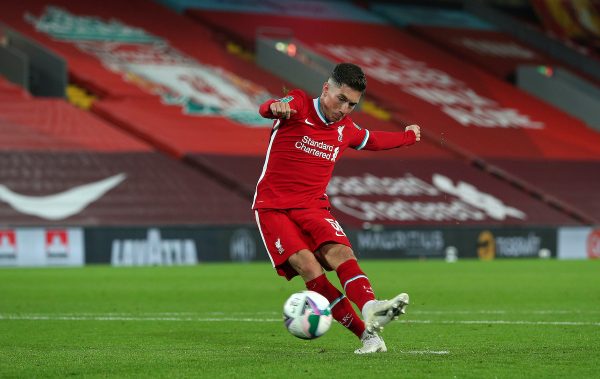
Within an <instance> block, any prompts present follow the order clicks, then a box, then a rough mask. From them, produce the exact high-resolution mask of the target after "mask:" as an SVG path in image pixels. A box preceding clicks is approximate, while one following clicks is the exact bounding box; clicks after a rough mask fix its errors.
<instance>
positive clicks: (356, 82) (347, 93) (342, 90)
mask: <svg viewBox="0 0 600 379" xmlns="http://www.w3.org/2000/svg"><path fill="white" fill-rule="evenodd" d="M366 88H367V78H366V76H365V74H364V72H363V71H362V69H361V68H360V67H358V66H357V65H355V64H352V63H340V64H338V65H337V66H335V68H334V69H333V71H332V72H331V76H330V77H329V79H328V80H327V81H326V82H325V83H324V84H323V92H322V93H321V102H320V103H321V111H322V112H323V113H324V115H325V117H326V118H327V120H328V121H330V122H336V121H339V120H341V119H342V118H344V117H345V116H346V115H347V114H349V113H350V112H352V111H353V110H354V108H355V107H356V105H357V104H358V102H359V101H360V98H361V97H362V95H363V93H364V92H365V89H366Z"/></svg>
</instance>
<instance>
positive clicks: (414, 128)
mask: <svg viewBox="0 0 600 379" xmlns="http://www.w3.org/2000/svg"><path fill="white" fill-rule="evenodd" d="M367 138H368V140H367V141H366V144H365V145H364V149H365V150H388V149H394V148H396V147H400V146H410V145H412V144H414V143H416V142H418V141H420V140H421V127H419V125H409V126H407V127H406V128H405V129H404V132H382V131H371V132H369V134H368V136H367Z"/></svg>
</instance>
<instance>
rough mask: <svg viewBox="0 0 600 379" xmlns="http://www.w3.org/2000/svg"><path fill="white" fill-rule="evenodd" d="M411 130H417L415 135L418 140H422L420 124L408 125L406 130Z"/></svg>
mask: <svg viewBox="0 0 600 379" xmlns="http://www.w3.org/2000/svg"><path fill="white" fill-rule="evenodd" d="M409 130H412V131H413V132H415V136H416V137H417V141H420V140H421V127H420V126H419V125H408V126H407V127H406V128H405V129H404V131H405V132H408V131H409Z"/></svg>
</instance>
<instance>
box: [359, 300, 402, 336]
mask: <svg viewBox="0 0 600 379" xmlns="http://www.w3.org/2000/svg"><path fill="white" fill-rule="evenodd" d="M408 300H409V299H408V294H406V293H401V294H399V295H397V296H395V297H394V298H392V299H390V300H371V301H368V302H367V303H365V305H364V306H363V308H362V314H363V318H364V320H365V324H366V327H367V329H368V330H369V331H370V332H380V331H381V330H382V329H383V327H384V326H385V325H387V324H388V323H389V322H390V321H392V320H397V319H398V317H399V316H400V315H403V314H404V313H405V309H406V306H407V305H408Z"/></svg>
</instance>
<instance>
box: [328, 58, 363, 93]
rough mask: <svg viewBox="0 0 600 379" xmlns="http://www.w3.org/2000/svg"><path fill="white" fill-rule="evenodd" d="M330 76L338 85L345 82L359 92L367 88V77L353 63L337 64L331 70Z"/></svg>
mask: <svg viewBox="0 0 600 379" xmlns="http://www.w3.org/2000/svg"><path fill="white" fill-rule="evenodd" d="M330 78H331V79H332V80H333V81H334V82H335V83H336V84H337V85H339V86H341V85H342V84H345V85H347V86H348V87H350V88H352V89H354V90H356V91H360V92H365V89H367V77H366V76H365V73H364V72H363V70H362V69H361V68H360V67H358V66H357V65H355V64H353V63H339V64H337V65H336V66H335V67H334V69H333V71H332V72H331V77H330Z"/></svg>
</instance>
